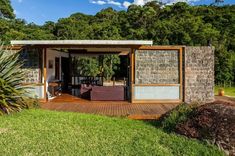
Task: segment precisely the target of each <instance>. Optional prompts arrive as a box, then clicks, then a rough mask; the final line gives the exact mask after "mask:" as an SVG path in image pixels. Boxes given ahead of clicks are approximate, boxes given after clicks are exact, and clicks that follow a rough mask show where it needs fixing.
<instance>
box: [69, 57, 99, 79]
mask: <svg viewBox="0 0 235 156" xmlns="http://www.w3.org/2000/svg"><path fill="white" fill-rule="evenodd" d="M73 63H74V66H75V67H76V69H75V72H76V74H79V75H81V76H93V77H95V76H97V75H98V74H99V73H100V69H99V61H98V59H97V58H96V57H79V58H75V60H74V61H73Z"/></svg>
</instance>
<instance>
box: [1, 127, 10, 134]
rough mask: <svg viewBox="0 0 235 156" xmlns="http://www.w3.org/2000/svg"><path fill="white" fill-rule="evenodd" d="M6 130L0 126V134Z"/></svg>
mask: <svg viewBox="0 0 235 156" xmlns="http://www.w3.org/2000/svg"><path fill="white" fill-rule="evenodd" d="M7 131H8V129H7V128H0V134H3V133H6V132H7Z"/></svg>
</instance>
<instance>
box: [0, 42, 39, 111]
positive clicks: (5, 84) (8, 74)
mask: <svg viewBox="0 0 235 156" xmlns="http://www.w3.org/2000/svg"><path fill="white" fill-rule="evenodd" d="M22 65H23V62H21V61H19V54H18V53H10V51H8V52H7V53H6V52H5V51H4V50H3V49H2V47H0V115H2V114H5V113H6V114H9V113H12V112H16V111H20V110H21V109H22V108H28V107H29V106H30V105H32V104H34V102H35V101H34V100H33V99H31V98H30V97H29V96H30V95H29V94H28V93H27V88H25V87H22V86H21V83H22V81H23V80H24V74H25V73H24V72H23V71H22V70H21V66H22ZM6 67H7V68H6ZM31 102H32V103H31Z"/></svg>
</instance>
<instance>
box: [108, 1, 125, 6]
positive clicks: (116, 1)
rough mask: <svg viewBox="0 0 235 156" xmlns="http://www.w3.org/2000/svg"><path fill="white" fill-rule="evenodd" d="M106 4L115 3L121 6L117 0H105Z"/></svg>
mask: <svg viewBox="0 0 235 156" xmlns="http://www.w3.org/2000/svg"><path fill="white" fill-rule="evenodd" d="M107 4H112V5H116V6H119V7H121V6H122V4H121V3H120V2H118V1H113V0H108V1H107Z"/></svg>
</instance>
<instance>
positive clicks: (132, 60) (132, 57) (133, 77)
mask: <svg viewBox="0 0 235 156" xmlns="http://www.w3.org/2000/svg"><path fill="white" fill-rule="evenodd" d="M130 60H131V62H130V66H131V69H130V72H131V86H130V87H131V103H133V101H134V84H135V55H134V49H131V53H130Z"/></svg>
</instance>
